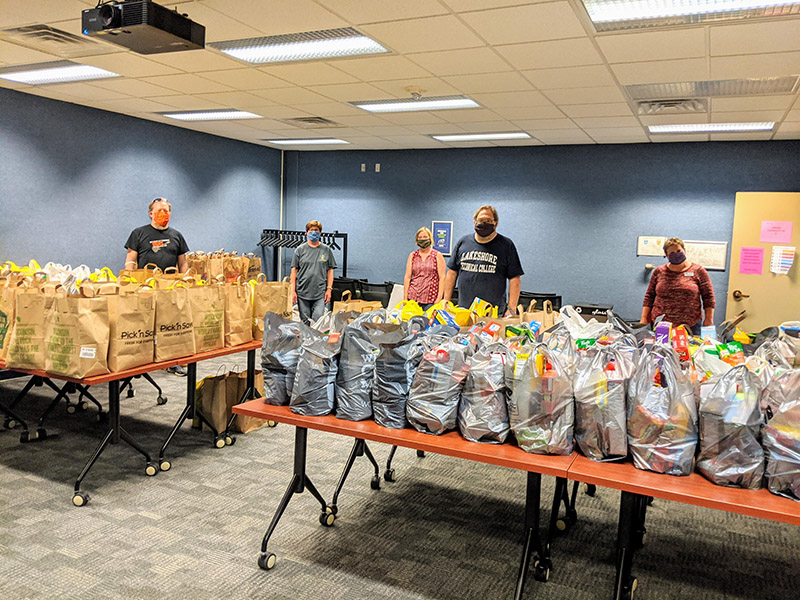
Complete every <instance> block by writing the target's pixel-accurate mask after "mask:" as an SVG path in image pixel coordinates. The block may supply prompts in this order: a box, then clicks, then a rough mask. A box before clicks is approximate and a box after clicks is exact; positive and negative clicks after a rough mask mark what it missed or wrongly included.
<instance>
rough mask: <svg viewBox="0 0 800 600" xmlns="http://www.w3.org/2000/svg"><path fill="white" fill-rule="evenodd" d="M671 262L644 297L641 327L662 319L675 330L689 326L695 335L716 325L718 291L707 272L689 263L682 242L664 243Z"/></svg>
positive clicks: (656, 275) (657, 273) (655, 275)
mask: <svg viewBox="0 0 800 600" xmlns="http://www.w3.org/2000/svg"><path fill="white" fill-rule="evenodd" d="M664 255H665V256H666V257H667V260H668V261H669V262H668V263H667V264H665V265H661V266H660V267H658V268H657V269H656V270H655V271H653V275H652V276H651V277H650V285H649V286H648V287H647V293H645V295H644V305H643V307H642V318H641V319H640V322H641V323H643V324H644V323H652V322H653V321H654V320H655V319H656V318H657V317H658V316H660V315H664V320H665V321H669V322H670V323H672V324H673V325H674V326H678V325H686V326H687V327H688V328H690V329H691V330H692V333H694V334H695V335H700V319H701V317H702V320H703V321H702V322H703V326H709V325H713V324H714V288H713V286H712V285H711V279H710V278H709V276H708V273H707V272H706V270H705V269H704V268H703V267H701V266H700V265H698V264H696V263H693V262H690V261H688V260H686V246H684V244H683V240H681V239H680V238H669V239H668V240H667V241H666V242H664Z"/></svg>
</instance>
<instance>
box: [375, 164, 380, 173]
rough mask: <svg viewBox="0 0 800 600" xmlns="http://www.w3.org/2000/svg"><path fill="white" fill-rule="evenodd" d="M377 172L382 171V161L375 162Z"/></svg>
mask: <svg viewBox="0 0 800 600" xmlns="http://www.w3.org/2000/svg"><path fill="white" fill-rule="evenodd" d="M375 172H376V173H380V172H381V163H375Z"/></svg>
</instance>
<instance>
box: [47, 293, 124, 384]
mask: <svg viewBox="0 0 800 600" xmlns="http://www.w3.org/2000/svg"><path fill="white" fill-rule="evenodd" d="M108 338H109V325H108V296H104V295H101V296H97V297H94V298H86V297H83V296H56V297H55V298H54V299H53V303H52V305H51V306H50V308H49V309H46V310H45V328H44V341H45V356H44V363H45V371H47V372H49V373H57V374H59V375H65V376H67V377H76V378H83V377H91V376H92V375H102V374H104V373H108V362H107V360H108Z"/></svg>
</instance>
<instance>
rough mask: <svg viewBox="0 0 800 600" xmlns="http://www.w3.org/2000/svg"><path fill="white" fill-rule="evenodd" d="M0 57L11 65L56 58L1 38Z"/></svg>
mask: <svg viewBox="0 0 800 600" xmlns="http://www.w3.org/2000/svg"><path fill="white" fill-rule="evenodd" d="M0 57H2V58H3V62H6V63H8V64H11V65H27V64H35V63H41V62H50V61H51V60H58V57H57V56H54V55H52V54H47V53H46V52H39V51H38V50H32V49H30V48H25V47H24V46H19V45H17V44H12V43H10V42H5V41H2V40H0Z"/></svg>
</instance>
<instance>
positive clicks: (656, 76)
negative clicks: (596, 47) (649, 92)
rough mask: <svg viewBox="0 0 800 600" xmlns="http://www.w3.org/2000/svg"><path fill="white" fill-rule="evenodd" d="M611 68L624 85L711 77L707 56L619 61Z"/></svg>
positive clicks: (697, 79) (696, 79) (698, 79)
mask: <svg viewBox="0 0 800 600" xmlns="http://www.w3.org/2000/svg"><path fill="white" fill-rule="evenodd" d="M611 70H612V71H614V74H615V75H616V76H617V79H618V80H619V82H620V84H622V85H631V84H636V83H668V82H673V81H705V80H707V79H708V78H709V71H708V63H707V62H706V59H705V58H685V59H681V60H658V61H653V62H636V63H617V64H614V65H611Z"/></svg>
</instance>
